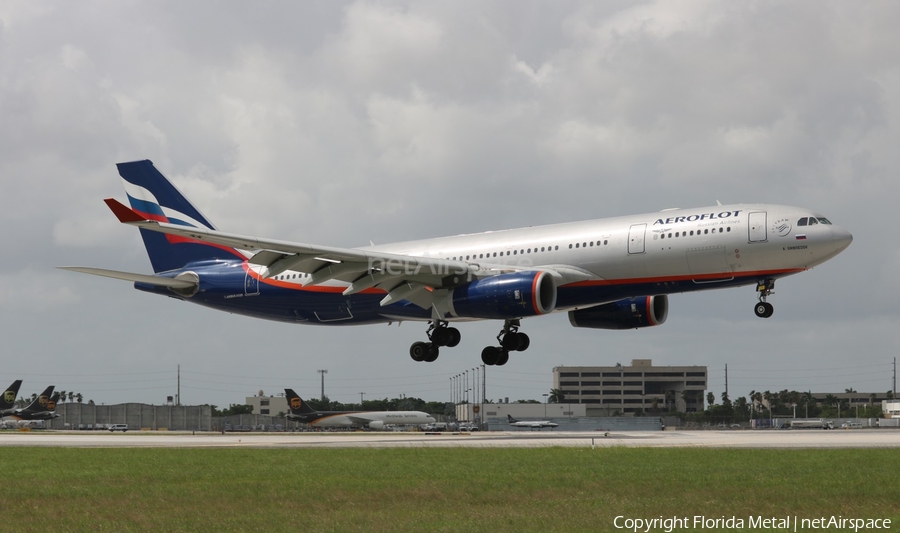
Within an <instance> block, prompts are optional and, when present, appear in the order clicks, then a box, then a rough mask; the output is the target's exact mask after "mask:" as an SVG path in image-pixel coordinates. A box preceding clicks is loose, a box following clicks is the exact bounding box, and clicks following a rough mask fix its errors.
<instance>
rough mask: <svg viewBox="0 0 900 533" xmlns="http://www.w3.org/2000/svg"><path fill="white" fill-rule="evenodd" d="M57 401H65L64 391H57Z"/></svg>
mask: <svg viewBox="0 0 900 533" xmlns="http://www.w3.org/2000/svg"><path fill="white" fill-rule="evenodd" d="M59 403H66V391H64V390H61V391H59Z"/></svg>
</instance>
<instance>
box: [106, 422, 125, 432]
mask: <svg viewBox="0 0 900 533" xmlns="http://www.w3.org/2000/svg"><path fill="white" fill-rule="evenodd" d="M113 431H121V432H122V433H125V432H126V431H128V424H112V425H111V426H109V432H110V433H112V432H113Z"/></svg>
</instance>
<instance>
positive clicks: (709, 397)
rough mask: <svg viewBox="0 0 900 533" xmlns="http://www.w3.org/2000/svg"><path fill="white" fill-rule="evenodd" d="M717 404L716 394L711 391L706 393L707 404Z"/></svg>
mask: <svg viewBox="0 0 900 533" xmlns="http://www.w3.org/2000/svg"><path fill="white" fill-rule="evenodd" d="M715 404H716V395H715V394H713V393H711V392H707V393H706V406H707V407H712V406H713V405H715Z"/></svg>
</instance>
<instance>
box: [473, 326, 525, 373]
mask: <svg viewBox="0 0 900 533" xmlns="http://www.w3.org/2000/svg"><path fill="white" fill-rule="evenodd" d="M497 341H498V342H500V346H488V347H486V348H485V349H484V350H482V351H481V361H482V362H484V364H486V365H497V366H503V365H505V364H506V363H507V361H509V352H524V351H525V350H527V349H528V346H529V345H531V339H529V338H528V335H526V334H524V333H520V332H519V321H518V320H507V321H506V322H504V323H503V329H502V330H500V334H499V335H497Z"/></svg>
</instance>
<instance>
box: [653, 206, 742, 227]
mask: <svg viewBox="0 0 900 533" xmlns="http://www.w3.org/2000/svg"><path fill="white" fill-rule="evenodd" d="M740 213H741V210H740V209H738V210H737V211H722V212H721V213H703V214H699V215H686V216H680V217H669V218H658V219H656V222H654V223H653V225H654V226H656V225H658V224H678V223H680V222H697V221H699V220H719V219H723V218H736V217H737V216H738V215H739V214H740Z"/></svg>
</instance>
